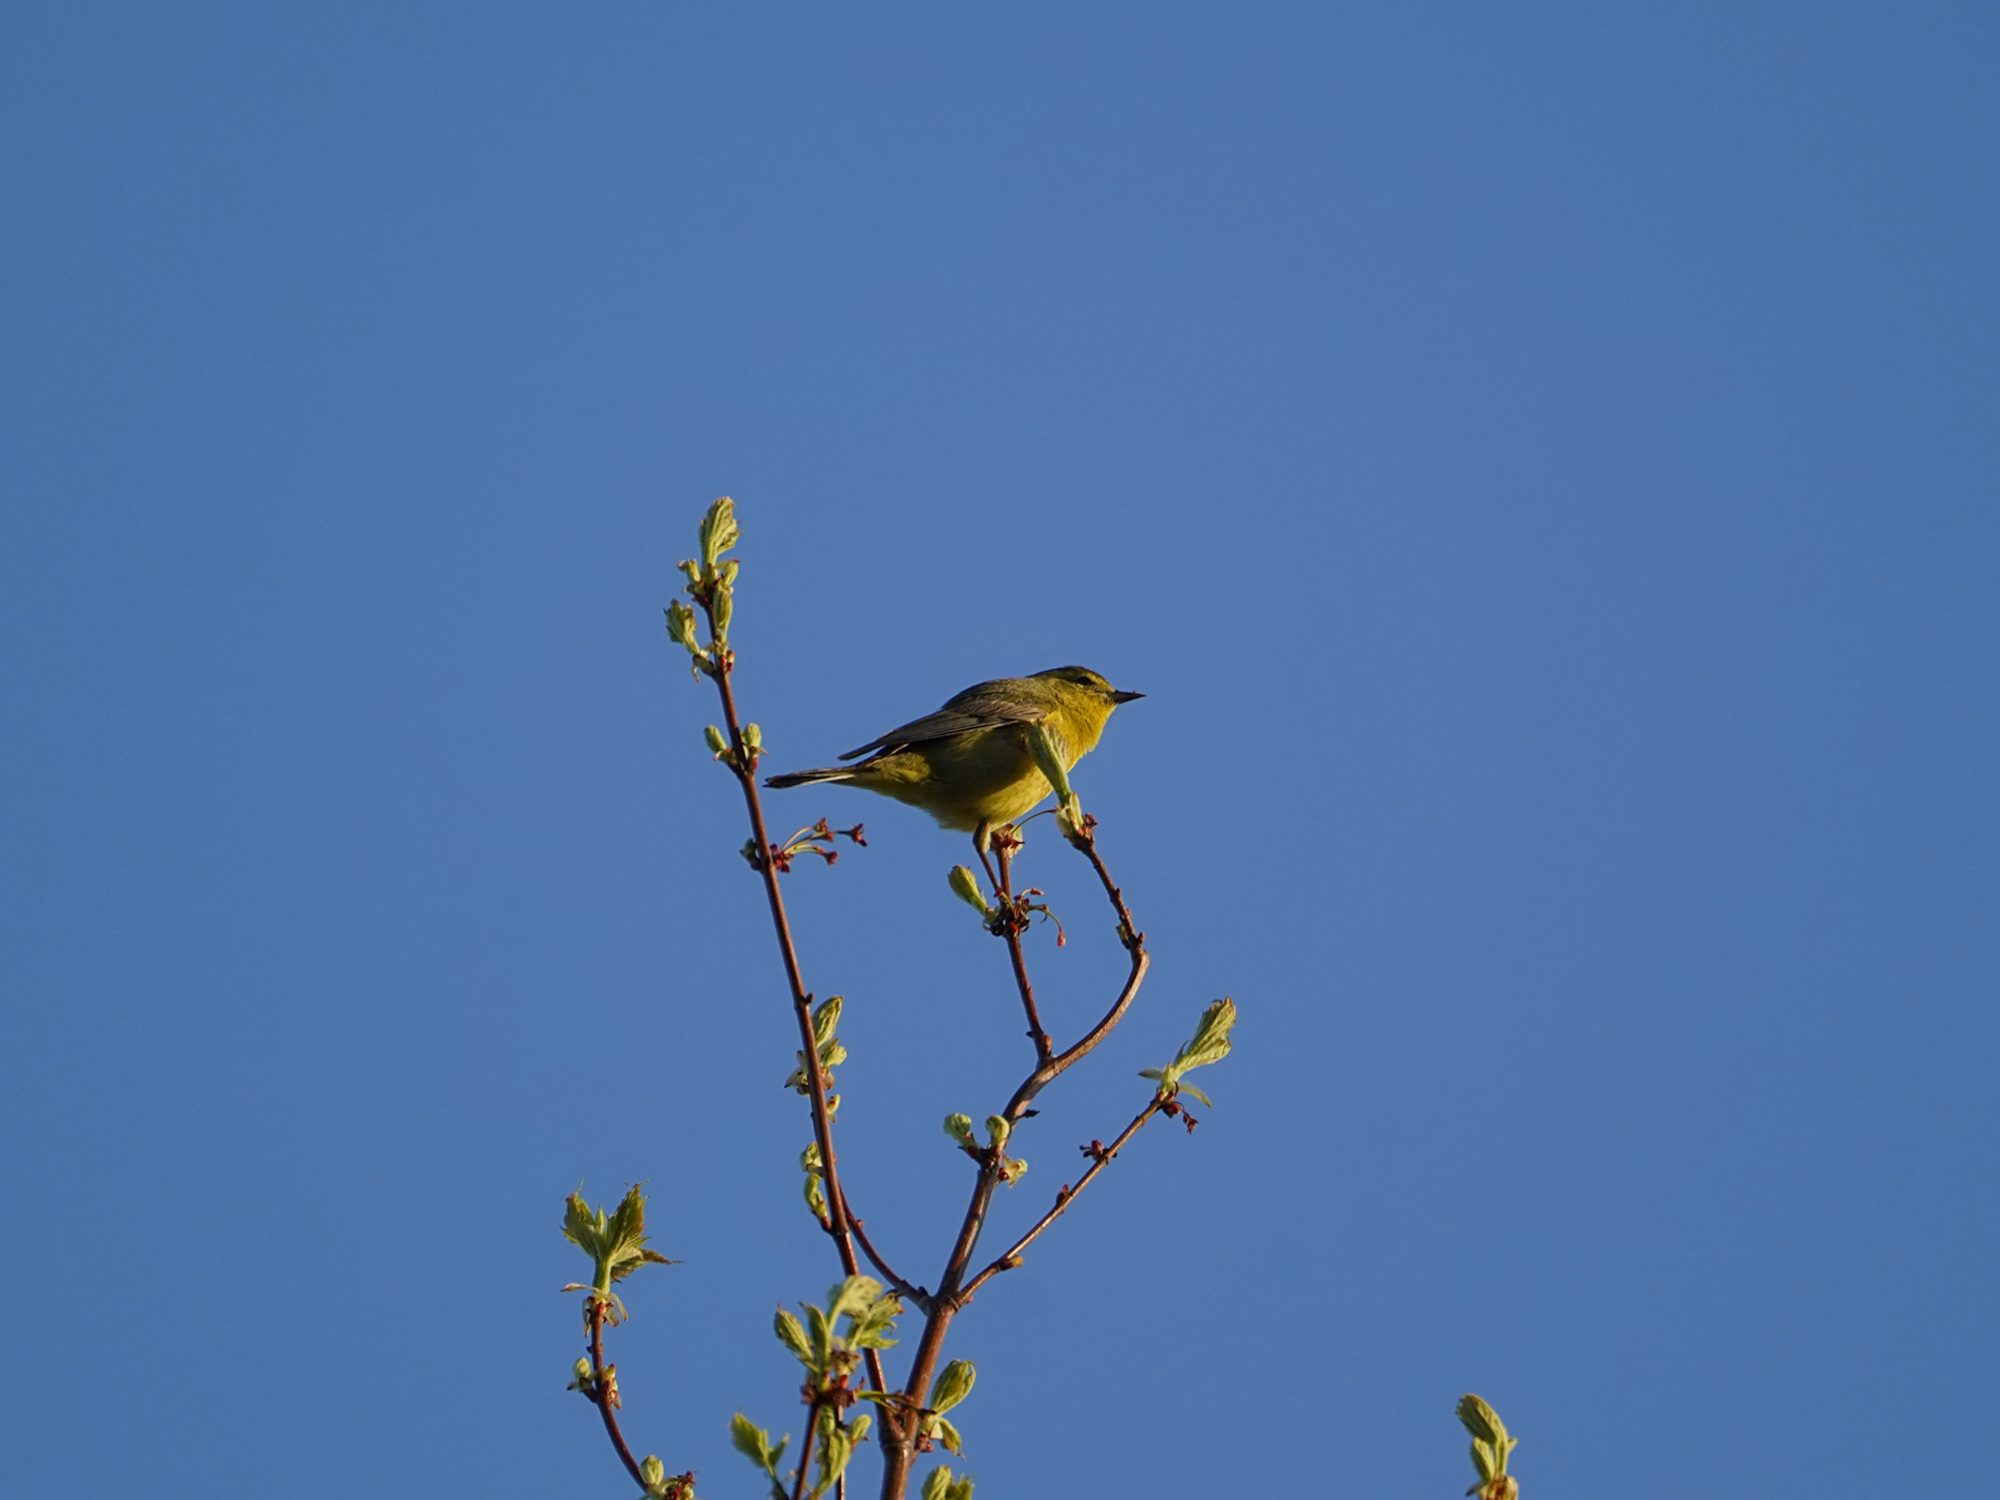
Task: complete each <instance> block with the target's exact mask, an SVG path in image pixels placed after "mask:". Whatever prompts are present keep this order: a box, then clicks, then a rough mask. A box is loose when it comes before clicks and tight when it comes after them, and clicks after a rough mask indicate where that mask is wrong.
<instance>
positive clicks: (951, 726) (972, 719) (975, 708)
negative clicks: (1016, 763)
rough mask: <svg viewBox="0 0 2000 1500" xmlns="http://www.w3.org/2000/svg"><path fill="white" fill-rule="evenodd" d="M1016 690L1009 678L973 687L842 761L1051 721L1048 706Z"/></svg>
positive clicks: (862, 747) (899, 726)
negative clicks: (982, 731) (983, 731)
mask: <svg viewBox="0 0 2000 1500" xmlns="http://www.w3.org/2000/svg"><path fill="white" fill-rule="evenodd" d="M1013 687H1014V683H1013V682H1012V681H1011V680H1010V679H1007V678H1001V679H1000V680H999V681H996V682H982V683H979V684H978V685H976V686H974V687H969V688H967V689H966V690H965V691H964V692H962V693H960V694H958V696H956V697H955V698H953V699H951V701H950V702H948V703H946V704H945V706H944V707H943V708H941V709H939V710H938V711H937V712H936V713H934V714H925V715H924V716H923V717H922V718H921V719H912V720H911V721H910V722H909V723H907V724H900V725H898V726H897V727H896V728H894V729H892V730H890V731H889V732H888V733H887V734H884V735H878V736H877V737H876V738H874V739H872V740H870V741H869V742H868V743H867V744H865V745H858V746H856V747H855V748H854V749H852V750H850V751H848V752H847V753H846V754H845V755H843V756H841V757H840V758H841V759H842V760H854V759H856V758H857V757H859V756H863V755H869V754H882V755H888V754H891V753H893V752H894V751H897V750H900V749H902V748H903V747H904V746H905V745H917V744H922V743H923V742H925V741H926V740H946V739H950V738H951V737H952V736H953V735H955V734H970V733H971V732H972V731H973V730H975V729H997V728H999V727H1000V726H1001V725H1002V724H1031V723H1033V722H1035V721H1036V720H1037V719H1045V718H1047V717H1048V714H1049V706H1048V705H1047V704H1042V703H1032V702H1028V701H1025V700H1024V699H1023V698H1022V696H1021V695H1020V694H1019V693H1018V692H1014V691H1010V689H1012V688H1013Z"/></svg>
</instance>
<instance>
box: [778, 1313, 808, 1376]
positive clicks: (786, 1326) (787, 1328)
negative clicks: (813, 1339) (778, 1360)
mask: <svg viewBox="0 0 2000 1500" xmlns="http://www.w3.org/2000/svg"><path fill="white" fill-rule="evenodd" d="M771 1327H772V1331H773V1332H775V1333H776V1334H777V1335H778V1342H779V1343H781V1344H783V1345H784V1346H785V1347H786V1348H787V1349H789V1350H791V1351H792V1353H793V1354H794V1355H796V1356H797V1357H798V1359H799V1362H800V1363H801V1364H806V1365H810V1364H811V1363H812V1347H811V1346H810V1345H809V1344H807V1343H806V1330H805V1325H804V1324H803V1323H801V1322H800V1321H799V1320H798V1319H797V1318H796V1317H794V1316H793V1315H792V1314H791V1313H790V1312H788V1311H787V1310H786V1309H784V1308H782V1307H781V1308H779V1309H778V1315H777V1316H776V1317H775V1318H773V1319H772V1320H771Z"/></svg>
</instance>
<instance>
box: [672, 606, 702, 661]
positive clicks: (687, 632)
mask: <svg viewBox="0 0 2000 1500" xmlns="http://www.w3.org/2000/svg"><path fill="white" fill-rule="evenodd" d="M667 634H668V635H669V636H670V637H671V638H672V639H673V640H674V641H676V642H678V643H679V644H680V645H683V646H685V647H687V649H688V651H689V653H690V654H691V655H694V656H699V655H701V642H700V641H699V640H697V639H696V638H695V629H694V611H693V610H691V609H689V608H688V607H687V605H685V604H683V603H682V602H681V601H680V600H678V599H676V600H674V602H673V603H672V604H669V605H668V606H667Z"/></svg>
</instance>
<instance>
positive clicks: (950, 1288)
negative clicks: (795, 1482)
mask: <svg viewBox="0 0 2000 1500" xmlns="http://www.w3.org/2000/svg"><path fill="white" fill-rule="evenodd" d="M1066 837H1067V838H1068V840H1069V842H1070V843H1071V844H1072V845H1073V846H1074V847H1075V848H1076V849H1077V850H1078V851H1079V852H1081V853H1082V854H1083V856H1084V857H1085V858H1086V859H1088V860H1089V861H1090V866H1091V868H1092V869H1093V870H1094V871H1096V873H1097V878H1098V881H1099V883H1100V884H1101V885H1102V886H1103V887H1104V893H1105V896H1106V898H1107V899H1109V901H1110V902H1111V908H1112V910H1113V911H1115V912H1116V913H1117V914H1118V940H1119V942H1121V943H1122V944H1124V947H1125V951H1126V953H1127V954H1129V955H1130V956H1131V961H1132V962H1131V968H1130V971H1129V972H1128V973H1127V974H1126V976H1125V984H1124V986H1123V987H1122V988H1121V989H1120V990H1119V992H1118V995H1117V998H1116V999H1114V1000H1113V1001H1112V1002H1111V1008H1110V1009H1109V1010H1107V1011H1106V1012H1105V1013H1104V1015H1103V1016H1102V1017H1101V1018H1100V1019H1099V1020H1098V1022H1097V1024H1096V1025H1095V1026H1093V1027H1091V1028H1090V1030H1089V1031H1087V1032H1085V1033H1084V1034H1083V1036H1082V1037H1081V1038H1080V1039H1078V1041H1077V1042H1076V1043H1075V1044H1074V1045H1072V1046H1071V1047H1069V1048H1068V1049H1067V1050H1065V1051H1063V1052H1059V1053H1056V1054H1054V1055H1053V1056H1050V1055H1048V1054H1046V1053H1044V1054H1042V1056H1041V1060H1040V1061H1039V1062H1038V1063H1037V1064H1036V1066H1035V1068H1034V1070H1033V1071H1032V1072H1031V1073H1029V1074H1028V1076H1027V1077H1026V1078H1024V1079H1022V1080H1021V1084H1020V1087H1018V1088H1017V1089H1015V1090H1014V1094H1013V1097H1012V1098H1010V1099H1009V1100H1008V1101H1007V1107H1006V1108H1005V1109H1004V1110H1002V1111H1001V1114H1002V1116H1003V1118H1005V1120H1006V1121H1007V1123H1008V1124H1009V1125H1010V1126H1012V1125H1018V1124H1019V1123H1020V1122H1021V1119H1022V1117H1023V1116H1024V1115H1026V1114H1027V1112H1028V1106H1029V1105H1030V1104H1031V1103H1032V1102H1033V1101H1034V1098H1035V1096H1036V1095H1037V1094H1039V1093H1040V1092H1041V1091H1042V1090H1043V1089H1045V1088H1047V1087H1048V1085H1049V1084H1051V1083H1052V1082H1054V1081H1055V1080H1056V1079H1057V1078H1059V1077H1060V1076H1061V1075H1062V1074H1063V1073H1065V1072H1067V1071H1068V1070H1069V1069H1070V1068H1072V1067H1074V1066H1075V1065H1076V1064H1077V1063H1079V1062H1081V1061H1082V1060H1083V1059H1084V1058H1085V1057H1087V1056H1088V1055H1089V1054H1090V1053H1091V1051H1092V1050H1093V1049H1095V1048H1096V1047H1097V1045H1098V1044H1099V1043H1100V1042H1102V1041H1103V1040H1104V1039H1105V1038H1106V1037H1107V1036H1109V1035H1110V1034H1111V1031H1112V1028H1113V1027H1115V1026H1117V1024H1118V1023H1119V1021H1121V1020H1122V1019H1124V1016H1125V1012H1126V1011H1128V1010H1130V1009H1131V1007H1132V1002H1133V1001H1134V1000H1135V999H1137V998H1138V994H1139V987H1140V986H1141V985H1142V984H1144V983H1145V980H1146V971H1147V969H1148V968H1149V967H1151V964H1152V957H1151V955H1149V954H1148V953H1147V952H1146V939H1145V934H1143V933H1142V932H1140V931H1139V929H1138V926H1137V924H1135V923H1134V922H1133V920H1132V913H1131V911H1130V910H1129V909H1128V908H1127V907H1126V905H1125V897H1124V895H1123V893H1122V892H1121V891H1120V890H1119V889H1118V887H1117V885H1116V884H1115V883H1114V882H1113V881H1112V879H1111V872H1110V871H1109V870H1108V869H1107V868H1106V867H1105V864H1104V859H1103V856H1102V855H1100V854H1099V853H1098V852H1097V837H1096V822H1095V820H1094V819H1089V818H1086V819H1085V820H1084V823H1083V826H1082V828H1080V829H1078V830H1077V831H1076V832H1075V833H1072V834H1068V835H1066ZM995 842H996V843H998V840H996V841H995ZM1006 859H1007V855H1006V853H1005V852H1004V850H1003V852H1002V854H1001V861H1002V865H1001V868H1002V869H1003V870H1004V869H1005V868H1006V863H1005V862H1006ZM1002 894H1003V896H1004V895H1005V891H1004V889H1003V892H1002ZM1157 1102H1158V1101H1157V1099H1156V1100H1155V1105H1157ZM1153 1107H1154V1106H1148V1108H1147V1110H1144V1111H1141V1113H1140V1116H1139V1118H1138V1120H1137V1121H1135V1122H1134V1123H1133V1124H1132V1125H1130V1126H1127V1127H1126V1130H1125V1133H1124V1134H1122V1135H1121V1136H1120V1137H1119V1139H1118V1141H1117V1143H1116V1145H1114V1146H1113V1148H1112V1149H1113V1150H1116V1149H1117V1147H1118V1146H1122V1145H1123V1144H1124V1143H1125V1141H1126V1140H1127V1139H1129V1138H1130V1136H1131V1134H1132V1133H1133V1132H1134V1131H1135V1130H1137V1129H1138V1127H1139V1126H1140V1125H1142V1124H1144V1123H1145V1121H1146V1120H1147V1119H1148V1118H1149V1117H1150V1114H1151V1111H1152V1109H1153ZM1005 1160H1006V1152H1005V1151H1004V1149H1002V1148H999V1147H989V1148H987V1149H986V1150H985V1151H983V1152H981V1153H980V1155H979V1174H978V1176H977V1177H976V1178H975V1179H974V1180H973V1185H972V1198H971V1201H970V1202H968V1203H967V1204H966V1207H965V1217H964V1219H963V1220H961V1221H960V1223H959V1227H958V1237H957V1239H956V1240H955V1241H954V1242H953V1244H952V1247H951V1255H950V1256H949V1258H947V1260H946V1261H945V1268H944V1274H943V1275H942V1276H940V1277H939V1278H938V1289H937V1291H936V1292H935V1293H934V1294H933V1295H932V1297H931V1301H930V1307H929V1311H928V1314H927V1316H926V1317H925V1319H924V1329H923V1333H922V1334H921V1335H920V1336H919V1338H918V1340H917V1348H916V1352H915V1354H914V1355H913V1356H912V1357H911V1361H910V1374H909V1378H908V1379H907V1380H906V1381H905V1382H904V1383H903V1400H904V1405H905V1407H906V1409H907V1410H908V1411H910V1412H917V1411H920V1410H921V1409H922V1407H923V1403H924V1397H925V1393H926V1392H927V1391H928V1390H929V1389H930V1383H931V1378H932V1373H933V1372H934V1371H935V1369H936V1368H937V1360H938V1354H939V1352H940V1351H941V1350H942V1349H943V1347H944V1338H945V1334H946V1332H947V1331H948V1330H949V1329H950V1327H951V1321H952V1319H953V1318H955V1317H956V1316H957V1315H958V1313H959V1311H960V1310H961V1309H962V1308H963V1307H964V1306H965V1304H966V1302H967V1301H968V1300H969V1299H970V1296H971V1291H972V1288H971V1286H969V1285H968V1284H967V1282H966V1271H967V1269H968V1267H969V1266H970V1265H971V1263H972V1256H973V1252H974V1251H975V1250H976V1249H977V1248H978V1245H979V1236H980V1232H981V1230H983V1229H984V1228H985V1224H986V1214H987V1211H988V1209H989V1208H991V1206H992V1203H993V1192H994V1189H995V1188H997V1187H998V1186H999V1184H1000V1172H1001V1167H1002V1164H1003V1163H1004V1162H1005ZM1098 1165H1099V1166H1101V1165H1102V1164H1101V1163H1099V1164H1098ZM1095 1171H1096V1167H1093V1169H1092V1171H1091V1172H1090V1173H1087V1174H1085V1178H1084V1180H1085V1181H1088V1180H1089V1178H1090V1176H1092V1175H1094V1174H1095ZM1072 1196H1074V1194H1072ZM1055 1217H1057V1215H1055V1214H1051V1215H1049V1216H1048V1217H1047V1219H1046V1221H1045V1222H1044V1223H1042V1224H1039V1225H1037V1226H1036V1228H1035V1230H1034V1231H1033V1233H1034V1234H1040V1233H1041V1231H1042V1230H1043V1229H1045V1228H1046V1227H1047V1225H1048V1223H1049V1222H1053V1221H1054V1219H1055ZM1032 1237H1033V1236H1032V1235H1031V1236H1030V1238H1032ZM1010 1253H1012V1252H1010ZM979 1279H980V1280H981V1281H984V1280H985V1279H986V1273H982V1274H981V1276H980V1278H979ZM884 1427H885V1433H884V1441H883V1444H882V1461H883V1474H882V1494H883V1495H884V1496H885V1497H889V1496H898V1495H902V1494H903V1493H905V1491H906V1490H907V1488H908V1486H909V1476H910V1469H911V1466H912V1465H913V1463H914V1462H915V1459H916V1451H915V1450H916V1444H915V1441H914V1428H913V1425H906V1424H903V1423H898V1424H897V1428H896V1429H890V1428H889V1424H887V1423H886V1422H885V1423H884ZM897 1429H900V1430H897Z"/></svg>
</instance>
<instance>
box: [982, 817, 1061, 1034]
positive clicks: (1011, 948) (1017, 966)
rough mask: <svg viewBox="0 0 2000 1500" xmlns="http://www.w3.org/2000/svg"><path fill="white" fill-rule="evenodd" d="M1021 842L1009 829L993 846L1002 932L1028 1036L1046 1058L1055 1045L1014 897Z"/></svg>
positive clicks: (1024, 928) (1025, 925) (1022, 921)
mask: <svg viewBox="0 0 2000 1500" xmlns="http://www.w3.org/2000/svg"><path fill="white" fill-rule="evenodd" d="M1017 846H1018V841H1017V840H1016V839H1015V838H1014V836H1013V835H1012V834H1011V833H1010V832H1008V831H1006V830H1002V831H1001V832H1000V833H999V834H998V835H996V836H995V837H994V839H993V850H994V852H995V853H996V854H998V855H999V857H1000V875H999V880H998V886H999V893H1000V908H1001V924H1002V925H1001V928H1000V935H1001V936H1002V937H1004V938H1005V939H1006V940H1007V956H1008V957H1009V958H1011V959H1012V960H1013V963H1014V984H1015V987H1016V988H1018V989H1019V990H1020V992H1021V1007H1022V1009H1024V1010H1026V1011H1027V1013H1028V1037H1029V1039H1030V1040H1031V1041H1033V1042H1034V1044H1035V1057H1036V1059H1037V1060H1038V1061H1041V1062H1046V1061H1048V1057H1049V1053H1050V1052H1051V1051H1053V1050H1054V1047H1053V1045H1052V1044H1051V1043H1050V1041H1049V1034H1048V1033H1047V1032H1046V1031H1044V1030H1043V1029H1042V1018H1041V1015H1040V1014H1039V1013H1038V1012H1037V1011H1036V1009H1035V987H1034V985H1033V984H1032V983H1030V982H1029V979H1028V960H1027V956H1026V955H1025V954H1023V953H1022V951H1021V934H1022V933H1023V932H1024V931H1026V930H1027V922H1026V921H1025V920H1024V918H1023V913H1022V912H1021V910H1020V909H1019V907H1018V906H1017V905H1016V902H1015V897H1014V885H1013V871H1014V850H1015V848H1016V847H1017Z"/></svg>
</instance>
